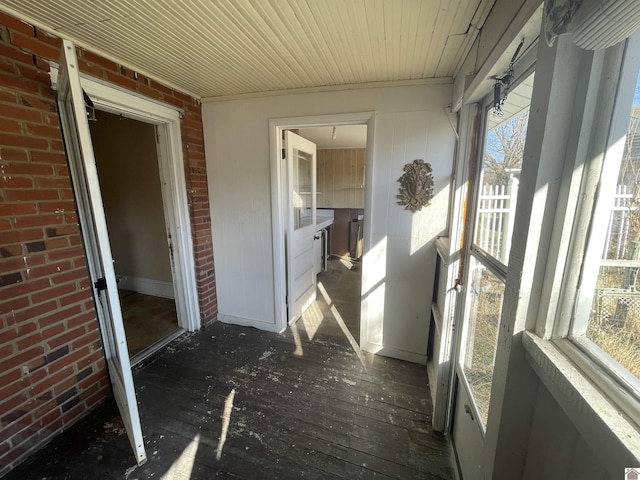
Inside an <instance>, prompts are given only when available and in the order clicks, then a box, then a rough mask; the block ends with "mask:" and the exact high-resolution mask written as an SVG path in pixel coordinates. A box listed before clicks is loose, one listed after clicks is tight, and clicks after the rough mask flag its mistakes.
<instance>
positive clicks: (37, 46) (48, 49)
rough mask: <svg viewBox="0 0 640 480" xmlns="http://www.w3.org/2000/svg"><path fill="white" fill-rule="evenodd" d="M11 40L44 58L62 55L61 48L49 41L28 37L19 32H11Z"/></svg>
mask: <svg viewBox="0 0 640 480" xmlns="http://www.w3.org/2000/svg"><path fill="white" fill-rule="evenodd" d="M11 42H12V43H13V44H14V45H16V46H17V47H21V48H24V49H26V50H28V51H30V52H32V53H34V54H36V55H39V56H41V57H44V58H58V56H59V55H60V49H59V48H55V47H53V46H51V45H48V44H47V43H44V42H42V41H40V40H37V39H36V38H33V37H27V36H25V35H21V34H19V33H12V34H11Z"/></svg>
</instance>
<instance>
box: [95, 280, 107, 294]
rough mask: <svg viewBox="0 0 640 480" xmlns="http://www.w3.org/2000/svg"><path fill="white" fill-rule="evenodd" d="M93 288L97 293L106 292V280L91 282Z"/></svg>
mask: <svg viewBox="0 0 640 480" xmlns="http://www.w3.org/2000/svg"><path fill="white" fill-rule="evenodd" d="M93 286H94V287H95V289H96V290H97V291H98V292H101V291H103V290H106V289H107V279H106V278H104V277H102V278H99V279H98V280H96V281H95V282H93Z"/></svg>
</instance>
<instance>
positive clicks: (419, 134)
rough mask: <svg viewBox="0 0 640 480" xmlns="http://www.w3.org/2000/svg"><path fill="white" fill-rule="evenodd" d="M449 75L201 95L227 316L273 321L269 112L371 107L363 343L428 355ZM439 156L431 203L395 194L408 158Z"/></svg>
mask: <svg viewBox="0 0 640 480" xmlns="http://www.w3.org/2000/svg"><path fill="white" fill-rule="evenodd" d="M450 98H451V85H430V86H428V85H421V86H410V87H387V88H376V89H362V90H351V91H340V92H323V93H310V94H301V95H290V96H286V97H277V96H274V97H265V98H255V99H245V100H235V101H228V102H216V103H210V104H205V105H203V121H204V126H205V147H206V152H207V171H208V176H209V192H210V198H211V218H212V231H213V239H214V244H215V245H216V279H217V288H218V306H219V310H220V314H221V317H222V318H239V319H243V322H245V323H246V324H251V325H253V326H256V327H258V328H263V329H268V330H269V329H270V330H277V329H278V327H277V325H276V311H277V310H279V309H281V308H282V305H279V304H276V302H275V290H276V285H275V283H274V259H273V258H274V255H273V252H274V242H273V239H272V238H273V237H272V230H271V229H272V222H271V220H272V215H273V214H274V212H272V208H271V194H272V192H271V188H270V160H269V151H270V138H269V128H268V125H269V120H270V119H274V121H277V119H279V118H280V119H281V118H283V117H302V116H323V115H327V116H329V117H330V116H331V115H338V114H346V113H349V112H375V115H374V116H373V117H372V118H373V120H374V121H373V124H371V123H370V128H369V131H368V144H367V154H368V158H367V167H366V179H365V185H366V189H367V192H368V193H367V195H366V197H367V198H366V200H365V210H366V212H367V216H368V219H369V221H368V222H366V223H365V255H364V259H363V286H362V317H363V324H362V337H361V345H362V347H363V348H365V349H367V350H370V351H374V352H378V353H381V354H386V355H390V356H395V357H398V358H404V359H407V360H411V361H417V362H424V361H425V360H426V344H427V333H428V324H429V316H430V308H431V301H430V298H431V291H432V290H433V277H434V267H435V238H436V236H437V235H439V234H441V233H442V231H443V230H444V228H445V222H446V211H447V205H448V197H449V194H448V185H449V176H450V173H451V163H452V158H453V146H454V134H453V131H452V129H451V127H450V125H449V121H448V119H447V114H446V112H445V107H446V106H447V104H448V102H449V99H450ZM416 158H422V159H424V160H425V161H426V162H430V163H431V164H432V166H433V176H434V181H435V188H434V200H433V203H432V205H431V206H429V207H428V208H426V209H423V210H422V211H421V212H417V213H415V214H412V213H411V212H409V211H405V210H403V208H402V207H400V206H399V205H397V204H396V202H397V199H396V197H395V196H396V194H397V191H398V186H399V183H398V182H397V180H398V178H399V177H400V176H401V175H402V168H403V166H404V165H405V164H406V163H409V162H412V161H413V160H415V159H416Z"/></svg>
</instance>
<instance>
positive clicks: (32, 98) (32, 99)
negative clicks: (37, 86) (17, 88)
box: [20, 93, 56, 112]
mask: <svg viewBox="0 0 640 480" xmlns="http://www.w3.org/2000/svg"><path fill="white" fill-rule="evenodd" d="M20 100H21V103H22V105H24V106H25V107H32V108H36V109H38V110H41V111H44V112H56V104H55V102H54V101H53V100H51V99H48V98H43V97H39V96H36V95H28V94H26V93H22V94H20Z"/></svg>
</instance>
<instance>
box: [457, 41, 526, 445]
mask: <svg viewBox="0 0 640 480" xmlns="http://www.w3.org/2000/svg"><path fill="white" fill-rule="evenodd" d="M531 51H532V52H536V51H537V46H536V48H534V49H531ZM535 67H536V64H535V56H534V55H531V52H528V53H527V54H525V55H524V56H523V58H522V59H520V60H519V61H518V62H517V63H516V65H515V68H514V70H515V71H516V77H515V80H514V81H513V82H512V84H511V86H510V89H511V90H513V89H515V88H517V87H518V85H520V84H521V83H522V82H523V81H524V80H526V79H527V78H529V76H530V75H534V74H535V71H536V68H535ZM493 101H494V96H493V92H490V93H489V94H487V95H486V96H485V97H484V98H483V99H482V100H481V101H480V102H479V109H480V111H481V115H482V120H481V123H480V141H479V144H478V153H477V156H478V157H477V159H476V165H475V170H476V171H475V172H474V173H475V179H476V180H475V182H474V185H473V187H472V188H473V195H472V198H471V200H472V203H471V209H470V211H469V212H468V215H470V216H471V218H472V219H473V221H472V222H471V224H470V228H469V233H470V235H469V238H470V240H469V247H468V249H467V252H466V255H465V258H464V264H465V269H464V278H463V281H462V285H464V296H463V300H462V306H463V308H462V319H461V320H462V327H461V332H460V338H459V340H458V341H459V344H460V348H462V350H464V346H465V345H466V342H467V340H468V335H469V327H470V321H469V314H470V303H471V300H472V299H471V295H470V290H471V289H470V288H469V287H470V286H471V282H472V278H471V272H472V269H471V268H468V266H469V265H471V261H472V257H473V259H475V261H476V262H477V263H478V264H480V265H482V266H484V267H485V268H486V269H487V270H488V271H489V272H491V274H493V275H494V276H495V277H496V278H497V279H498V280H499V281H500V282H502V283H503V284H504V285H505V288H506V284H507V271H508V268H509V266H508V264H505V263H503V262H502V261H500V260H499V259H498V258H496V257H494V256H493V255H491V254H490V253H489V252H487V251H486V250H484V249H483V248H482V247H480V246H479V245H478V244H477V243H476V233H477V231H476V230H477V228H478V219H479V212H478V208H479V199H480V194H481V187H482V180H483V173H484V155H485V147H486V142H487V133H488V132H487V128H488V123H489V122H488V119H489V115H492V112H491V110H492V108H493ZM523 161H524V159H523ZM516 208H517V206H516ZM511 233H512V234H513V232H511ZM502 306H504V298H503V304H502ZM502 306H501V309H500V315H499V321H498V330H499V329H500V328H501V325H502V322H503V318H502ZM465 360H466V355H465V354H464V353H463V352H462V351H461V352H460V354H459V355H457V359H456V362H455V363H456V368H457V369H458V372H459V374H458V378H459V381H461V382H463V383H464V388H466V390H467V392H468V393H469V395H470V396H471V397H472V398H473V401H472V402H471V403H472V406H471V408H472V409H473V414H474V416H475V418H477V419H479V420H480V421H479V422H478V424H479V425H480V427H481V428H480V431H481V434H482V436H483V437H485V436H486V433H487V424H486V423H485V422H484V420H482V415H481V414H480V411H479V409H478V406H477V404H476V401H475V398H474V397H473V390H472V389H471V386H470V384H469V381H468V379H467V375H466V372H465V367H464V363H465ZM492 384H493V379H492ZM492 388H493V386H492ZM487 423H488V422H487Z"/></svg>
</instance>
